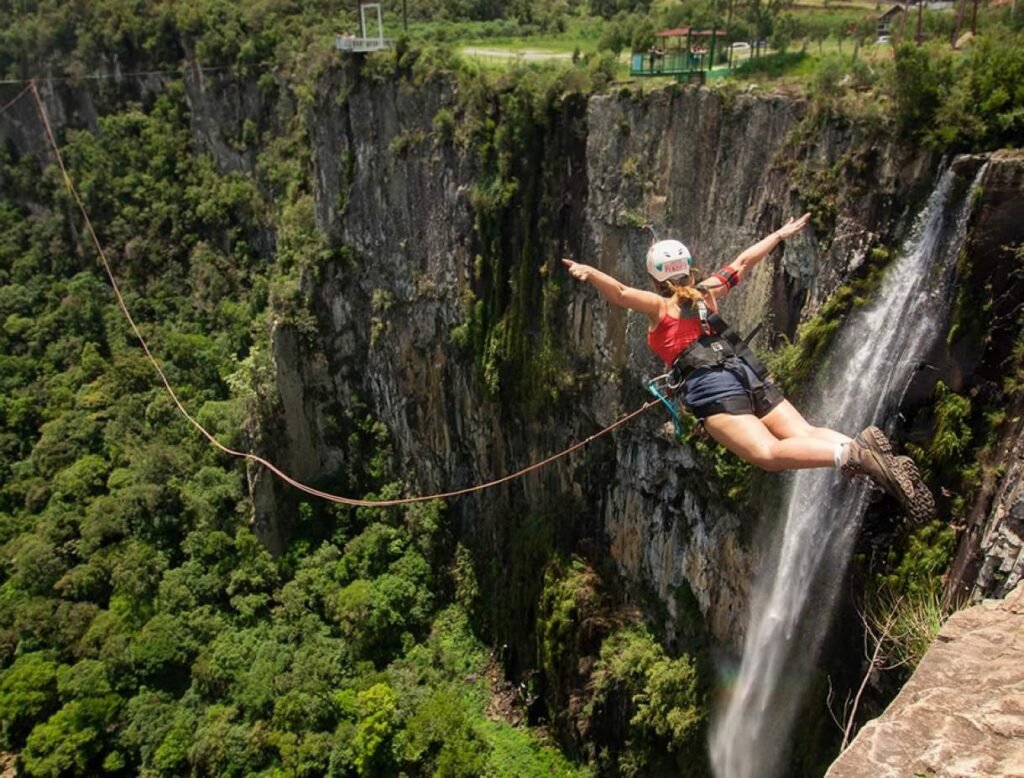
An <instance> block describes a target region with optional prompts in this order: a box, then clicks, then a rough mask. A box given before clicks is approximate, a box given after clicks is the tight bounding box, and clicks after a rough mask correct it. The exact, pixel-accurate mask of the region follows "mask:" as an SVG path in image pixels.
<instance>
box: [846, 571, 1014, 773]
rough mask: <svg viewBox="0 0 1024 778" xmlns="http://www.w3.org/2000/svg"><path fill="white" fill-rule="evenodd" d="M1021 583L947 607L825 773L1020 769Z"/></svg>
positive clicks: (1003, 770) (968, 771)
mask: <svg viewBox="0 0 1024 778" xmlns="http://www.w3.org/2000/svg"><path fill="white" fill-rule="evenodd" d="M1022 701H1024V585H1018V586H1017V588H1016V589H1014V590H1013V591H1012V592H1011V593H1010V594H1008V595H1007V596H1006V598H1005V599H1004V600H985V601H984V602H983V603H982V604H980V605H976V606H974V607H971V608H968V609H966V610H963V611H960V612H958V613H955V614H953V616H952V617H951V618H950V619H949V621H948V622H946V624H945V625H944V626H943V627H942V629H941V631H940V632H939V635H938V639H937V640H936V641H935V642H934V643H933V644H932V646H931V648H929V649H928V651H927V653H926V654H925V656H924V659H922V660H921V664H920V665H918V667H917V669H916V670H915V671H914V674H913V676H912V677H911V679H910V680H909V681H908V682H907V683H906V685H905V686H904V687H903V689H902V690H901V691H900V693H899V695H897V697H896V699H895V700H893V702H892V703H891V704H890V705H889V707H888V708H887V709H886V711H885V713H884V714H882V715H881V716H880V717H879V718H877V719H875V720H874V721H872V722H870V723H868V724H867V725H866V726H864V728H863V729H861V730H860V732H859V733H858V734H857V737H856V738H854V740H853V743H851V744H850V747H849V748H847V749H846V751H844V752H843V753H842V755H841V756H840V757H839V758H838V759H837V760H836V761H835V763H834V764H833V765H832V767H831V768H829V771H828V773H827V774H826V775H827V778H862V776H867V775H870V776H874V777H875V778H897V777H898V776H899V777H902V776H910V775H928V776H936V778H947V777H948V778H953V777H954V776H955V778H995V776H1011V775H1022V774H1024V707H1022Z"/></svg>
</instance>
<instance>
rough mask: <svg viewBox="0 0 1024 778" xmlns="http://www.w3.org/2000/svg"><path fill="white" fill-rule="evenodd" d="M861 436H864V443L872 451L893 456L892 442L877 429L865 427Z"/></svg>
mask: <svg viewBox="0 0 1024 778" xmlns="http://www.w3.org/2000/svg"><path fill="white" fill-rule="evenodd" d="M861 435H863V436H864V440H865V442H866V443H868V444H869V445H868V448H870V449H874V450H875V451H877V452H878V453H880V454H886V455H888V456H892V455H893V450H892V442H891V441H890V440H889V438H887V437H886V436H885V433H884V432H882V430H880V429H879V428H878V427H875V426H871V427H865V429H864V431H863V432H862V433H861Z"/></svg>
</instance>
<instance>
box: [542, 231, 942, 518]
mask: <svg viewBox="0 0 1024 778" xmlns="http://www.w3.org/2000/svg"><path fill="white" fill-rule="evenodd" d="M809 218H810V214H804V215H803V216H801V217H800V218H799V219H790V220H789V221H787V222H786V223H785V224H784V225H783V226H782V227H781V228H779V229H778V230H776V231H775V232H773V233H772V234H771V235H769V236H768V237H766V238H764V239H762V240H760V241H758V242H757V243H755V244H754V245H753V246H750V247H749V248H747V249H746V250H744V251H743V252H742V253H741V254H740V255H739V256H738V257H736V259H734V260H733V261H732V262H731V263H729V264H728V265H726V266H725V267H723V268H722V269H721V270H719V271H718V272H716V273H713V274H712V275H711V276H710V277H709V278H708V279H707V280H705V281H703V282H701V283H697V284H695V283H694V279H693V275H692V274H691V268H690V253H689V251H688V250H687V249H686V247H685V246H684V245H683V244H682V243H680V242H679V241H675V240H664V241H660V242H658V243H655V244H654V245H652V246H651V248H650V249H649V250H648V252H647V272H648V273H649V274H650V275H651V277H652V278H653V279H654V281H655V283H656V284H657V285H658V288H659V293H658V294H655V293H654V292H647V291H643V290H641V289H634V288H632V287H629V286H626V285H625V284H622V283H620V282H619V281H617V280H616V279H614V278H612V277H611V276H610V275H608V274H607V273H602V272H601V271H600V270H597V269H595V268H593V267H591V266H589V265H584V264H581V263H579V262H574V261H572V260H571V259H563V260H562V261H563V263H564V264H565V266H566V267H567V268H568V269H569V273H570V274H571V275H572V276H573V278H576V279H577V280H579V281H586V282H588V283H590V284H592V285H593V286H594V287H596V288H597V290H598V291H599V292H600V293H601V295H602V296H604V297H605V298H606V299H607V300H608V301H610V302H611V303H613V304H615V305H619V306H622V307H624V308H629V309H631V310H634V311H639V312H640V313H643V314H645V315H646V316H647V318H648V320H649V322H650V326H649V327H648V330H647V343H648V345H649V346H650V347H651V350H652V351H654V353H655V354H657V355H658V356H659V357H661V359H662V360H664V362H665V363H666V364H667V365H669V366H670V367H672V368H673V369H674V370H675V372H676V373H677V375H679V377H681V378H683V384H682V387H681V388H680V393H681V396H682V398H683V402H684V404H685V405H686V408H687V410H689V411H690V412H691V413H693V414H694V415H695V416H696V417H697V418H698V419H699V420H700V421H701V422H702V423H703V425H704V428H705V429H706V430H707V432H708V434H709V435H710V436H711V437H712V438H714V439H715V440H717V441H718V442H719V443H721V444H722V445H723V446H725V447H726V448H727V449H729V451H731V452H733V453H734V454H736V455H737V456H738V457H740V458H741V459H743V460H745V461H747V462H750V463H751V464H754V465H757V466H758V467H761V468H762V469H764V470H769V471H778V470H795V469H800V468H811V467H835V468H837V469H839V470H841V471H842V472H843V473H844V474H846V475H849V476H856V475H866V476H868V477H870V478H871V479H872V480H873V481H874V482H875V483H877V484H878V486H880V487H881V488H882V489H884V490H885V491H886V492H888V493H889V494H891V495H892V496H893V497H895V498H896V499H897V500H898V501H899V502H900V503H901V505H902V506H903V507H904V508H905V509H906V510H907V512H908V513H909V514H910V515H911V517H912V518H914V519H917V520H923V519H926V518H931V514H932V513H933V512H934V501H933V499H932V496H931V493H930V492H929V491H928V488H927V487H926V486H925V485H924V484H923V483H922V482H921V480H920V477H919V476H918V473H917V468H916V467H915V466H914V463H913V461H912V460H910V458H909V457H894V456H893V453H892V446H891V444H890V443H889V441H888V439H887V438H886V437H885V435H884V434H883V433H882V431H881V430H879V429H878V428H877V427H868V428H867V429H865V430H863V431H862V432H861V433H860V434H859V435H857V437H856V438H855V439H853V440H851V439H850V438H849V437H847V436H846V435H843V434H842V433H839V432H836V431H835V430H831V429H827V428H824V427H815V426H812V425H811V424H809V423H808V422H807V420H806V419H804V417H803V416H802V415H801V414H800V412H799V411H798V410H797V409H796V408H795V407H793V405H792V403H790V402H789V401H788V400H786V399H785V398H784V397H783V396H782V393H781V392H779V390H778V389H777V388H776V387H775V386H773V385H772V383H771V381H769V380H767V378H763V379H762V377H761V376H759V375H758V374H757V373H755V371H754V370H753V369H752V367H751V365H750V364H749V361H748V359H747V358H744V355H743V349H742V348H739V349H737V348H736V347H735V345H736V344H734V343H731V342H730V341H729V340H727V339H726V338H723V337H721V333H719V332H716V330H715V326H714V325H715V323H716V316H715V315H714V314H715V312H716V311H717V307H718V306H717V299H718V298H719V297H721V296H722V295H724V294H726V293H727V292H728V291H729V290H730V289H732V288H733V287H734V286H736V284H737V283H739V280H740V278H742V277H743V276H745V275H746V274H747V273H748V272H750V270H751V269H752V268H753V267H754V266H755V265H757V263H758V262H760V261H761V260H762V259H764V258H765V257H766V256H768V254H769V253H770V252H771V251H772V249H774V248H775V247H776V246H778V245H779V244H780V243H781V242H782V241H784V240H785V239H786V238H789V237H792V236H793V235H795V234H796V233H798V232H800V230H802V229H803V228H804V227H805V226H806V225H807V221H808V219H809Z"/></svg>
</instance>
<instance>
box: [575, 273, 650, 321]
mask: <svg viewBox="0 0 1024 778" xmlns="http://www.w3.org/2000/svg"><path fill="white" fill-rule="evenodd" d="M562 264H564V265H565V266H566V267H567V268H568V269H569V274H570V275H571V276H572V277H573V278H575V279H576V280H577V281H586V282H587V283H589V284H591V285H592V286H593V287H595V288H596V289H597V291H599V292H600V293H601V296H602V297H604V298H605V299H606V300H607V301H608V302H610V303H612V304H613V305H618V306H620V307H622V308H629V309H630V310H633V311H639V312H640V313H643V314H646V315H647V317H648V318H649V319H650V320H651V321H652V322H653V323H654V324H657V323H658V322H659V321H661V319H662V317H663V316H664V315H665V311H666V308H667V302H666V300H665V298H664V297H662V296H661V295H657V294H655V293H654V292H645V291H644V290H642V289H635V288H633V287H632V286H626V285H625V284H624V283H622V282H621V281H619V280H617V279H615V278H612V276H610V275H608V274H607V273H602V272H601V271H600V270H598V269H597V268H595V267H591V266H590V265H584V264H583V263H581V262H574V261H573V260H571V259H563V260H562Z"/></svg>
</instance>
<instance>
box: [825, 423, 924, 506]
mask: <svg viewBox="0 0 1024 778" xmlns="http://www.w3.org/2000/svg"><path fill="white" fill-rule="evenodd" d="M849 447H850V452H849V456H848V457H847V460H846V464H844V465H843V467H842V472H843V474H844V475H847V476H851V477H854V476H859V475H866V476H868V477H869V478H870V479H871V480H872V481H874V482H875V483H876V484H878V486H880V487H881V488H882V489H883V490H884V491H885V492H886V493H887V494H889V495H890V496H892V497H895V498H896V500H897V501H898V502H899V503H900V505H901V506H903V508H904V509H906V510H907V511H908V512H909V510H910V505H911V504H912V503H913V500H914V482H913V480H912V479H911V477H910V475H909V474H908V472H907V470H906V468H905V467H901V466H900V464H899V463H898V462H897V461H896V459H895V457H893V455H892V444H891V443H889V439H888V438H886V437H885V435H884V434H883V433H882V431H881V430H880V429H878V427H868V428H867V429H865V430H864V431H863V432H861V433H860V434H859V435H858V436H857V437H856V438H854V439H853V440H852V441H850V444H849Z"/></svg>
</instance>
